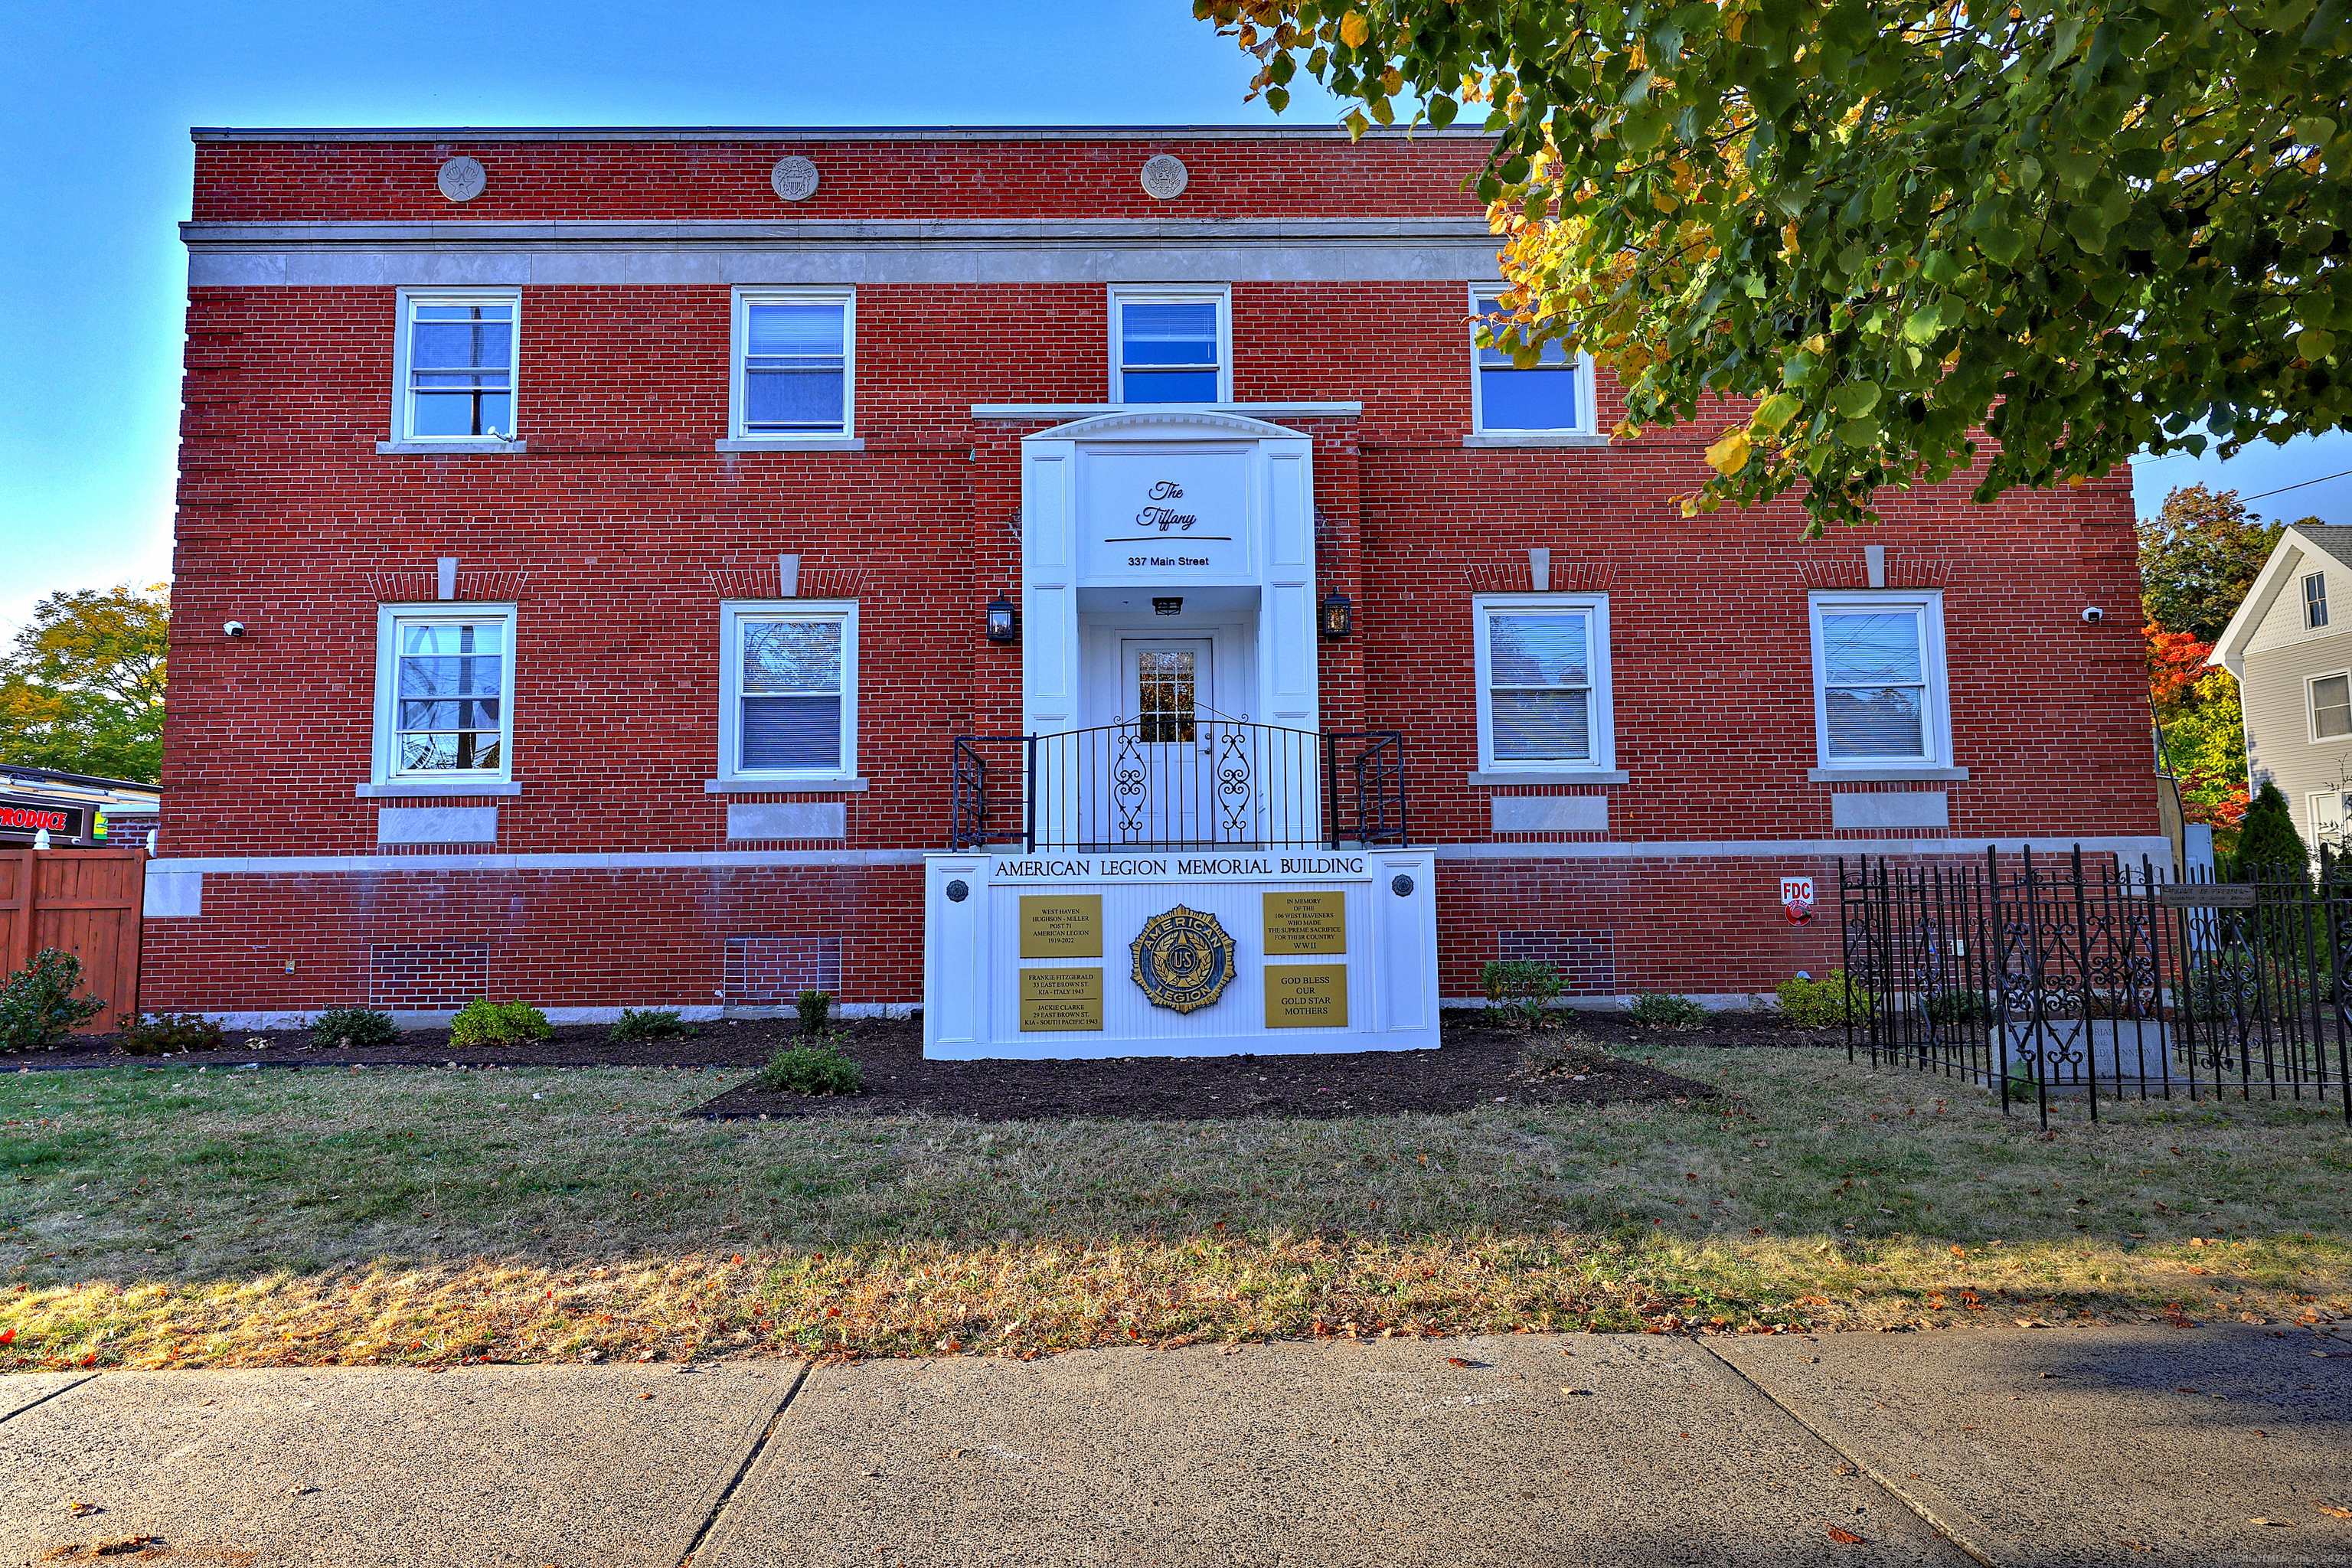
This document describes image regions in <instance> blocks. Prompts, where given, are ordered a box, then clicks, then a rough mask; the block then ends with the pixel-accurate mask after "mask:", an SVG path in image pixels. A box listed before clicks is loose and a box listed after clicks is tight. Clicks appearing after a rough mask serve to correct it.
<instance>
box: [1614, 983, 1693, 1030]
mask: <svg viewBox="0 0 2352 1568" xmlns="http://www.w3.org/2000/svg"><path fill="white" fill-rule="evenodd" d="M1625 1016H1627V1017H1629V1018H1631V1019H1633V1022H1635V1023H1636V1024H1639V1025H1641V1026H1643V1027H1644V1028H1650V1029H1695V1028H1696V1027H1698V1026H1699V1025H1701V1024H1703V1023H1705V1022H1706V1008H1704V1007H1702V1006H1700V1005H1698V1004H1697V1003H1696V1002H1694V1001H1692V1000H1691V999H1690V998H1689V997H1687V996H1677V995H1676V994H1674V993H1673V992H1671V991H1648V992H1644V993H1643V994H1641V995H1639V996H1636V997H1634V998H1633V1005H1632V1006H1631V1007H1628V1008H1626V1009H1625Z"/></svg>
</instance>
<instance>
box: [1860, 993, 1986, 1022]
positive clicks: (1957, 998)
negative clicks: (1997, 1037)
mask: <svg viewBox="0 0 2352 1568" xmlns="http://www.w3.org/2000/svg"><path fill="white" fill-rule="evenodd" d="M1927 1017H1928V1020H1929V1021H1930V1022H1931V1023H1937V1024H1990V1023H1991V1022H1992V1003H1991V1002H1990V1001H1989V1000H1988V999H1987V998H1986V997H1985V995H1984V994H1983V993H1982V992H1979V991H1938V992H1937V993H1936V994H1934V995H1933V996H1930V997H1928V998H1927ZM1854 1022H1855V1023H1857V1024H1858V1023H1860V1022H1862V1016H1861V1015H1860V1014H1859V1013H1857V1014H1856V1015H1855V1016H1854Z"/></svg>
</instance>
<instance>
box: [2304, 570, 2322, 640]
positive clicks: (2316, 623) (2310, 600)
mask: <svg viewBox="0 0 2352 1568" xmlns="http://www.w3.org/2000/svg"><path fill="white" fill-rule="evenodd" d="M2303 624H2304V625H2305V626H2306V627H2308V628H2310V629H2311V630H2313V631H2317V630H2318V629H2319V628H2320V627H2322V626H2326V624H2327V574H2326V573H2325V572H2314V573H2313V574H2311V575H2309V576H2307V577H2305V579H2304V580H2303Z"/></svg>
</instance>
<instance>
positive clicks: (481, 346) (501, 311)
mask: <svg viewBox="0 0 2352 1568" xmlns="http://www.w3.org/2000/svg"><path fill="white" fill-rule="evenodd" d="M397 298H398V301H399V302H398V307H397V308H398V311H399V327H398V332H397V337H396V340H395V342H394V349H393V400H392V406H393V432H392V437H393V439H394V440H395V441H448V442H458V441H469V442H471V441H496V440H504V441H511V440H512V439H514V435H515V429H516V415H515V397H516V389H515V379H516V374H517V369H518V361H517V353H518V340H519V339H520V336H521V331H522V293H521V291H520V289H401V290H400V291H399V294H398V296H397Z"/></svg>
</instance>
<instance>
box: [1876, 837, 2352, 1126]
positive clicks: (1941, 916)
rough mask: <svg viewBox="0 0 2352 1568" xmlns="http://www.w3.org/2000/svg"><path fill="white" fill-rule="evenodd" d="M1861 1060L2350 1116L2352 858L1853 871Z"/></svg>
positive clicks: (2041, 1093) (2017, 1097) (2118, 1094)
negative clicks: (2320, 1107) (2207, 867)
mask: <svg viewBox="0 0 2352 1568" xmlns="http://www.w3.org/2000/svg"><path fill="white" fill-rule="evenodd" d="M1838 885H1839V886H1838V894H1839V906H1840V912H1841V915H1842V923H1843V947H1844V960H1845V973H1846V975H1847V977H1848V980H1849V983H1850V984H1851V985H1852V986H1853V992H1852V994H1853V998H1854V1004H1855V1005H1854V1006H1853V1009H1852V1010H1851V1011H1850V1012H1849V1013H1848V1015H1847V1017H1848V1025H1847V1037H1846V1044H1847V1050H1848V1053H1849V1054H1850V1055H1859V1054H1861V1053H1863V1052H1865V1051H1866V1052H1867V1053H1868V1054H1869V1056H1870V1058H1871V1060H1872V1062H1873V1063H1874V1064H1875V1063H1881V1062H1885V1063H1890V1064H1893V1065H1895V1066H1902V1067H1911V1068H1921V1069H1924V1070H1926V1071H1929V1072H1935V1073H1938V1074H1942V1075H1944V1076H1948V1077H1952V1078H1958V1079H1962V1080H1964V1081H1969V1082H1974V1083H1977V1084H1979V1085H1981V1086H1984V1087H1986V1088H1989V1089H1994V1090H1995V1091H1996V1092H1998V1093H1999V1094H2000V1097H2001V1101H2002V1105H2003V1107H2004V1108H2006V1107H2007V1106H2008V1105H2010V1104H2011V1103H2012V1102H2020V1103H2032V1104H2035V1105H2037V1106H2038V1107H2039V1108H2040V1110H2041V1115H2042V1121H2044V1122H2045V1123H2046V1122H2047V1121H2048V1120H2049V1109H2050V1100H2051V1097H2052V1096H2053V1095H2058V1096H2064V1097H2080V1098H2082V1099H2084V1100H2087V1102H2088V1105H2089V1109H2090V1114H2091V1115H2092V1116H2093V1117H2094V1118H2095V1117H2096V1116H2097V1115H2098V1102H2099V1098H2100V1097H2101V1096H2102V1095H2105V1097H2107V1098H2108V1099H2110V1100H2116V1099H2134V1100H2141V1099H2166V1100H2169V1099H2173V1098H2176V1097H2178V1098H2181V1099H2186V1100H2200V1099H2208V1098H2211V1097H2214V1096H2216V1095H2223V1094H2227V1095H2234V1096H2238V1097H2241V1098H2248V1099H2251V1098H2253V1097H2256V1096H2262V1097H2264V1098H2270V1099H2294V1100H2305V1099H2311V1100H2317V1101H2319V1102H2320V1103H2323V1104H2329V1105H2332V1106H2335V1107H2339V1108H2340V1109H2341V1111H2342V1114H2343V1116H2344V1118H2345V1120H2346V1121H2347V1123H2352V866H2347V864H2346V863H2344V862H2343V861H2340V860H2337V859H2336V858H2334V857H2332V856H2329V857H2326V858H2323V860H2322V862H2321V865H2320V867H2319V868H2318V873H2317V875H2316V876H2314V875H2312V874H2311V873H2310V872H2308V871H2306V870H2305V868H2301V867H2265V868H2261V869H2259V870H2257V871H2252V872H2248V873H2244V874H2242V879H2239V880H2232V881H2214V880H2212V879H2210V874H2200V875H2198V876H2194V877H2192V878H2190V879H2174V878H2169V877H2168V876H2166V875H2165V874H2164V873H2163V872H2161V871H2159V870H2158V868H2155V867H2154V866H2152V865H2150V864H2149V863H2148V862H2147V861H2146V860H2143V861H2141V863H2140V864H2139V865H2137V866H2126V865H2121V864H2118V863H2117V862H2116V860H2115V859H2113V858H2109V857H2105V856H2093V857H2086V856H2084V854H2083V852H2082V851H2081V850H2080V849H2077V850H2075V851H2074V853H2073V854H2071V855H2066V856H2056V855H2039V856H2037V855H2035V854H2033V853H2032V852H2031V851H2030V850H2029V851H2028V852H2027V853H2025V854H2024V855H2022V856H2020V857H2013V858H2004V857H2001V856H1999V855H1996V854H1993V853H1991V852H1990V851H1989V852H1988V853H1987V855H1986V857H1985V858H1984V859H1983V860H1982V861H1981V862H1979V863H1976V864H1967V863H1962V864H1958V865H1954V864H1950V863H1947V864H1944V865H1941V866H1917V865H1908V866H1906V865H1902V864H1899V863H1890V862H1888V861H1885V860H1883V859H1872V858H1864V859H1863V860H1861V861H1860V862H1859V863H1853V864H1849V863H1847V862H1844V861H1840V862H1839V866H1838Z"/></svg>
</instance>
